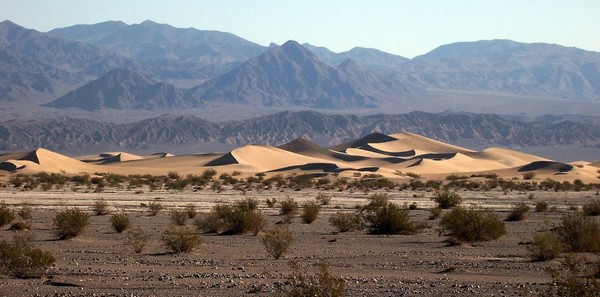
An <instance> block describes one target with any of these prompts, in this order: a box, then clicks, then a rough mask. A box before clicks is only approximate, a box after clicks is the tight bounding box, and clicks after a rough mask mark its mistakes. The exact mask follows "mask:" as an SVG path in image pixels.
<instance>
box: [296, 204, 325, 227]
mask: <svg viewBox="0 0 600 297" xmlns="http://www.w3.org/2000/svg"><path fill="white" fill-rule="evenodd" d="M320 211H321V206H320V205H319V204H318V203H317V202H316V201H306V202H304V203H303V204H302V215H301V216H300V217H301V218H302V221H303V222H304V223H305V224H310V223H312V222H314V221H315V220H316V219H317V217H318V216H319V212H320Z"/></svg>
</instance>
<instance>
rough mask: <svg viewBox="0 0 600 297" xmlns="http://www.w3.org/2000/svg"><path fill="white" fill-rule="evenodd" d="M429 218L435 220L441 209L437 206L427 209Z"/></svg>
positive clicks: (440, 213)
mask: <svg viewBox="0 0 600 297" xmlns="http://www.w3.org/2000/svg"><path fill="white" fill-rule="evenodd" d="M429 213H430V214H429V219H430V220H435V219H437V218H439V217H440V216H441V215H442V209H441V208H439V207H434V208H432V209H430V210H429Z"/></svg>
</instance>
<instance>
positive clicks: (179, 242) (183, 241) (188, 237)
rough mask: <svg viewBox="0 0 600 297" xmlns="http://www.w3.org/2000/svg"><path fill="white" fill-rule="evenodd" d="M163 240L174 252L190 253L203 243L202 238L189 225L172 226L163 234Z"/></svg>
mask: <svg viewBox="0 0 600 297" xmlns="http://www.w3.org/2000/svg"><path fill="white" fill-rule="evenodd" d="M160 239H161V241H162V242H163V244H164V245H165V247H167V248H168V249H169V250H170V251H172V252H173V253H176V254H178V253H189V252H191V251H192V250H194V248H195V247H196V246H197V245H199V244H201V243H202V238H201V237H200V235H198V234H197V233H196V232H194V230H190V229H188V228H187V227H180V226H171V227H169V228H167V229H166V230H165V231H164V232H163V233H162V236H161V238H160Z"/></svg>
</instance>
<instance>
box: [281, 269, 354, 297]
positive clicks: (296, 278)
mask: <svg viewBox="0 0 600 297" xmlns="http://www.w3.org/2000/svg"><path fill="white" fill-rule="evenodd" d="M290 266H291V267H292V270H293V273H292V275H291V276H290V277H289V278H288V282H287V285H288V286H289V287H290V288H289V291H287V292H286V294H285V296H287V297H305V296H328V297H341V296H344V295H345V286H344V280H343V279H342V278H341V277H336V276H333V275H331V273H330V272H329V265H328V264H327V263H326V262H325V261H322V262H321V263H319V272H318V273H317V275H315V276H310V275H308V273H307V272H306V271H302V270H301V269H300V265H298V263H297V262H294V261H292V262H290Z"/></svg>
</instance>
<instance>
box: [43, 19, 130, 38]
mask: <svg viewBox="0 0 600 297" xmlns="http://www.w3.org/2000/svg"><path fill="white" fill-rule="evenodd" d="M126 26H127V24H125V23H124V22H121V21H107V22H102V23H97V24H90V25H74V26H70V27H65V28H57V29H53V30H50V31H48V32H47V33H48V34H49V35H51V36H55V37H61V38H64V39H70V40H76V41H81V42H87V43H94V42H98V40H100V39H102V38H105V37H106V36H109V35H110V34H113V33H115V32H116V31H118V30H120V29H123V28H124V27H126Z"/></svg>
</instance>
